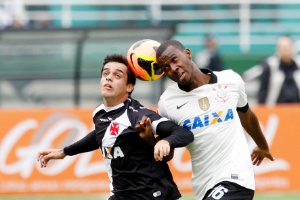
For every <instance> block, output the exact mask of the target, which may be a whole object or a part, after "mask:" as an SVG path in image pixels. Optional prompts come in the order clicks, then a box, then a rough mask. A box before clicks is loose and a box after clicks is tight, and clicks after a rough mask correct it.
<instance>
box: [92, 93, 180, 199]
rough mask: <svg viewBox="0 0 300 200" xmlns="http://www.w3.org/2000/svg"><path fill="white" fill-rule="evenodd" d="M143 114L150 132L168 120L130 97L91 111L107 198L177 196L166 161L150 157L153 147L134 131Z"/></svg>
mask: <svg viewBox="0 0 300 200" xmlns="http://www.w3.org/2000/svg"><path fill="white" fill-rule="evenodd" d="M143 116H148V117H149V118H150V120H151V123H152V128H153V131H154V132H156V128H157V125H158V124H159V122H162V121H167V120H168V119H166V118H163V117H161V116H160V115H158V114H157V113H156V112H154V111H152V110H150V109H147V108H145V107H144V106H142V105H141V104H140V103H139V102H138V101H136V100H134V99H132V98H128V99H127V100H126V101H125V102H124V103H121V104H119V105H117V106H115V107H105V106H104V105H103V104H101V105H99V106H98V107H97V108H96V109H95V110H94V112H93V121H94V124H95V134H96V140H97V143H98V145H99V148H100V149H101V152H102V155H103V159H104V163H105V165H106V167H107V170H108V176H109V178H110V182H111V185H110V189H111V192H112V196H111V197H110V198H109V199H131V200H133V199H136V200H143V199H145V200H146V199H147V200H149V199H161V200H174V199H179V198H180V196H181V195H180V193H179V191H178V188H177V186H176V184H175V183H174V181H173V178H172V175H171V172H170V170H169V167H168V164H167V163H166V162H165V161H159V162H157V161H155V160H154V156H153V147H151V146H150V145H148V144H147V143H146V142H145V141H144V140H143V139H142V138H141V137H140V136H139V132H137V131H136V130H135V125H136V124H137V123H138V122H139V120H140V119H141V118H142V117H143Z"/></svg>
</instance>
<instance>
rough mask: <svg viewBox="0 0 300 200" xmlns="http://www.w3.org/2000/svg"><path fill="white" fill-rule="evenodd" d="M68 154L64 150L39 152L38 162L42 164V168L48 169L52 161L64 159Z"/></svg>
mask: <svg viewBox="0 0 300 200" xmlns="http://www.w3.org/2000/svg"><path fill="white" fill-rule="evenodd" d="M65 157H66V154H65V153H64V150H63V149H47V150H43V151H40V152H38V154H37V161H38V162H40V165H41V167H42V168H43V167H47V164H48V162H49V161H50V160H52V159H64V158H65Z"/></svg>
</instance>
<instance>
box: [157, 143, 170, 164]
mask: <svg viewBox="0 0 300 200" xmlns="http://www.w3.org/2000/svg"><path fill="white" fill-rule="evenodd" d="M170 149H171V147H170V143H169V142H168V141H167V140H159V141H158V142H157V143H156V145H155V146H154V159H155V160H156V161H162V160H163V158H164V157H166V156H168V155H169V154H170Z"/></svg>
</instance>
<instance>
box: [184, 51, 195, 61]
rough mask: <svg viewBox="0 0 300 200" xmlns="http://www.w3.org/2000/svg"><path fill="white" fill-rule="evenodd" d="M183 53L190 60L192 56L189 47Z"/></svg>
mask: <svg viewBox="0 0 300 200" xmlns="http://www.w3.org/2000/svg"><path fill="white" fill-rule="evenodd" d="M184 53H185V54H186V55H187V56H188V58H189V59H190V60H191V59H192V58H193V56H192V51H191V50H190V49H185V50H184Z"/></svg>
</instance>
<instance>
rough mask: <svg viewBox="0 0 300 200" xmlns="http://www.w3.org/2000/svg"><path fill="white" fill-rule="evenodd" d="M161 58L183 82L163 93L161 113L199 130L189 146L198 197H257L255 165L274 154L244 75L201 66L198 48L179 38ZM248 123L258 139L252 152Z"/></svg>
mask: <svg viewBox="0 0 300 200" xmlns="http://www.w3.org/2000/svg"><path fill="white" fill-rule="evenodd" d="M156 59H157V63H158V65H159V66H160V67H161V68H162V69H163V71H164V72H165V74H166V75H167V76H168V77H169V78H170V79H172V80H173V81H175V82H176V83H177V84H174V85H171V86H169V87H168V88H167V89H166V90H165V91H164V93H163V94H162V95H161V97H160V100H159V103H158V112H159V114H160V115H162V116H164V117H167V118H169V119H171V120H172V121H174V122H176V123H177V124H179V125H181V126H183V127H185V128H187V129H188V130H190V131H192V132H193V133H194V142H192V143H191V144H189V145H188V146H187V149H188V150H189V152H190V154H191V161H192V173H193V177H192V185H193V190H194V193H195V196H196V199H197V200H201V199H205V200H214V199H220V200H229V199H230V200H232V199H240V200H250V199H253V197H254V190H255V181H254V172H253V166H252V165H260V163H261V162H262V161H263V159H264V158H265V157H267V158H269V159H270V160H273V157H272V155H271V152H270V150H269V146H268V144H267V141H266V139H265V137H264V135H263V133H262V131H261V128H260V126H259V122H258V119H257V117H256V115H255V113H254V112H253V111H252V110H251V109H250V107H249V105H248V103H247V95H246V94H245V88H244V82H243V80H242V79H241V77H240V76H239V75H238V74H237V73H235V72H234V71H232V70H224V71H221V72H213V71H211V70H208V69H199V68H198V67H197V66H196V64H195V63H194V62H193V60H192V52H191V51H190V50H189V49H187V48H185V47H184V46H183V45H182V44H181V43H180V42H179V41H177V40H168V41H165V42H163V43H162V44H161V45H160V47H159V48H158V49H157V53H156ZM243 128H244V129H245V131H246V132H247V133H248V134H249V135H250V136H251V137H252V138H253V140H254V141H255V143H256V144H257V147H256V148H255V149H254V150H253V152H252V154H251V153H250V152H249V148H248V145H247V141H246V138H245V135H244V131H243ZM251 158H252V161H251Z"/></svg>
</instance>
